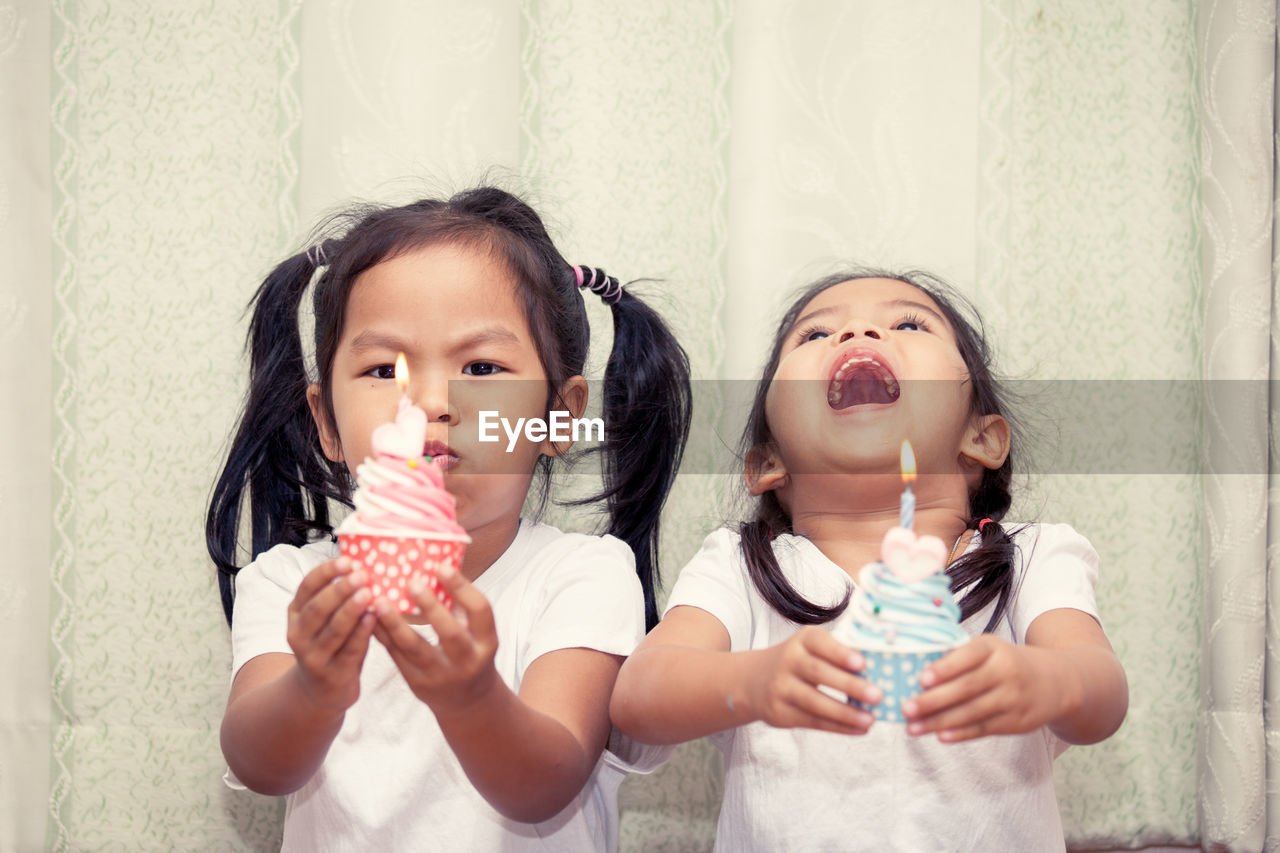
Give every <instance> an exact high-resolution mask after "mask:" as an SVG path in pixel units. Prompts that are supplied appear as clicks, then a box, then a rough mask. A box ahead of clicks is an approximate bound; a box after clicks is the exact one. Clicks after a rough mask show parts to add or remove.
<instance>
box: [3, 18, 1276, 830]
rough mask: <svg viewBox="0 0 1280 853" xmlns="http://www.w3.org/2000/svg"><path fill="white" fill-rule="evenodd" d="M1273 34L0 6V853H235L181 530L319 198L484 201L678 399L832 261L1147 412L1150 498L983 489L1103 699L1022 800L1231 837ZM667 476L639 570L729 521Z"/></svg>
mask: <svg viewBox="0 0 1280 853" xmlns="http://www.w3.org/2000/svg"><path fill="white" fill-rule="evenodd" d="M1275 46H1276V38H1275V4H1274V0H1223V2H1211V0H1201V2H1196V3H1192V4H1185V3H1170V2H1167V0H1126V2H1125V3H1122V4H1120V3H1112V2H1103V0H1096V2H1094V1H1091V0H1056V2H1054V0H1038V2H1033V0H957V2H948V3H937V2H932V1H931V0H905V2H904V0H863V1H862V2H856V3H855V2H849V3H845V2H833V1H832V0H773V1H772V2H767V1H766V0H696V2H690V0H646V2H644V3H631V4H614V3H606V2H603V0H524V2H514V0H473V2H468V3H451V2H445V0H425V2H423V0H417V2H410V0H361V1H360V2H357V0H329V2H319V0H315V1H314V2H308V3H300V2H291V0H280V2H277V3H263V2H261V0H215V2H206V3H200V4H194V3H192V4H174V3H170V2H167V0H124V1H123V2H122V0H115V2H108V0H53V2H51V3H43V2H39V0H0V128H3V130H2V131H0V260H2V262H0V357H3V364H4V367H3V370H2V371H0V376H3V381H4V385H3V390H4V391H5V392H6V394H5V398H4V399H5V404H4V408H3V411H4V415H3V419H0V453H3V454H4V457H3V460H2V461H0V465H2V467H0V470H2V471H3V472H4V473H3V475H0V524H2V525H4V527H3V528H2V530H3V534H4V538H3V541H4V542H5V543H7V544H8V545H9V549H8V553H9V559H8V560H6V561H3V562H0V660H3V677H4V689H3V690H0V749H2V750H3V752H0V849H15V850H24V851H25V850H36V849H45V848H50V849H58V850H101V849H122V850H123V849H129V850H132V849H201V850H204V849H219V850H221V849H227V850H232V849H236V850H238V849H252V850H266V849H271V848H272V844H273V843H274V841H275V839H277V838H278V832H279V821H280V816H281V813H280V807H279V804H278V803H277V802H275V801H272V800H268V799H265V798H259V797H256V796H253V795H250V794H236V793H233V792H230V791H228V790H226V789H225V788H224V787H223V786H222V784H221V781H220V775H221V772H222V762H221V757H220V754H219V751H218V745H217V725H218V721H219V718H220V714H221V708H222V704H223V702H224V701H225V694H226V687H227V674H228V673H227V669H228V659H229V655H228V643H227V635H226V629H225V625H224V624H223V623H222V619H221V614H220V612H219V608H218V604H217V596H216V592H215V588H214V583H213V578H212V573H211V571H210V570H209V568H208V564H207V563H208V561H207V558H206V556H205V554H204V549H203V540H202V513H203V508H204V502H205V499H206V497H207V494H208V491H209V487H210V481H211V478H212V477H213V474H214V472H215V470H216V466H217V462H218V459H219V456H220V453H221V449H222V446H223V443H224V442H225V440H226V436H227V433H228V430H229V428H230V425H231V423H232V420H233V418H234V415H235V411H236V407H237V404H238V400H239V396H240V394H241V392H242V388H243V374H244V364H243V361H242V359H241V355H240V345H241V341H242V335H243V331H244V318H243V316H242V313H241V312H242V309H243V306H244V304H245V302H246V300H247V299H248V297H249V295H250V294H251V293H252V291H253V288H254V286H255V285H256V283H257V281H258V280H259V279H260V278H261V276H262V275H263V274H264V273H265V272H266V270H267V269H269V268H270V266H271V265H272V264H273V262H274V261H275V260H277V259H278V258H280V257H281V256H283V254H284V253H285V252H287V251H290V250H291V248H293V247H296V246H297V245H299V243H300V241H301V240H302V239H303V238H304V236H305V234H306V232H307V231H308V230H309V228H310V227H311V226H312V225H313V224H314V223H315V222H316V220H317V219H318V218H319V217H320V216H321V215H323V214H324V213H325V212H326V211H328V210H331V209H332V208H333V207H335V206H336V205H340V204H342V203H343V202H345V201H348V200H350V199H353V198H375V199H379V200H403V199H407V198H410V197H414V196H417V195H421V194H424V193H429V194H438V193H443V192H449V191H451V190H453V189H456V188H460V187H462V186H465V185H468V184H470V183H473V182H475V181H477V180H481V179H490V180H498V181H500V182H501V183H503V184H504V185H505V186H508V187H511V188H513V189H516V190H518V191H521V192H522V193H523V194H525V195H526V196H527V197H529V198H530V200H531V201H533V202H534V204H535V206H537V207H538V208H539V209H540V210H542V211H543V212H544V213H545V214H546V215H547V218H548V220H549V222H550V224H551V226H552V229H553V233H554V234H555V235H556V236H557V237H558V239H559V241H560V243H561V245H562V246H563V247H564V248H565V249H566V254H568V255H569V256H570V257H572V258H575V259H578V260H580V261H581V262H583V263H591V264H597V265H601V266H604V267H606V268H608V269H609V270H611V271H612V272H615V273H616V274H618V275H620V276H622V277H624V278H636V277H642V276H643V277H652V278H656V279H660V282H659V283H658V284H656V285H651V286H650V292H651V293H653V294H654V296H655V298H656V300H657V302H658V303H659V305H660V307H662V309H663V310H664V311H665V312H666V313H667V315H668V316H669V317H671V318H672V320H673V322H674V323H675V325H676V327H677V330H678V333H679V334H680V337H681V339H682V340H683V341H684V343H685V345H686V347H687V348H688V350H689V352H690V355H691V357H692V359H693V362H694V369H695V373H696V375H697V377H698V378H700V379H718V378H727V379H750V378H752V377H754V376H755V374H756V372H757V371H758V369H759V363H760V361H761V359H762V357H763V354H764V351H765V349H766V347H767V344H768V338H769V334H770V332H769V327H770V325H771V324H772V322H773V321H774V319H775V318H776V316H777V313H778V310H779V308H780V306H781V304H782V301H783V298H784V295H785V293H786V292H788V291H790V290H791V289H792V288H794V287H795V286H797V285H799V284H801V283H803V282H805V281H807V280H809V279H810V278H812V277H814V276H815V275H817V274H821V273H822V272H825V271H826V270H827V269H828V268H829V267H830V265H831V264H832V263H834V262H835V261H837V260H838V259H855V260H859V261H864V262H870V263H875V264H881V265H890V266H921V267H925V268H929V269H932V270H935V271H937V272H939V273H941V274H942V275H944V276H945V277H948V278H950V279H952V280H954V281H955V282H956V283H957V284H958V285H959V286H960V287H961V288H962V289H964V290H966V291H967V292H968V293H969V294H970V295H971V296H972V297H973V298H974V299H975V300H976V301H977V303H978V305H979V307H980V308H981V309H982V311H983V312H984V314H985V317H986V320H987V322H988V325H989V326H990V328H991V332H992V335H993V340H994V343H995V345H996V348H997V350H998V352H999V353H1000V355H1001V356H1002V361H1003V365H1004V367H1005V368H1006V372H1008V373H1010V374H1011V375H1014V376H1017V377H1026V378H1035V379H1038V380H1048V381H1050V382H1051V383H1053V386H1052V387H1058V388H1062V387H1068V385H1070V386H1071V387H1075V386H1078V385H1080V384H1081V383H1082V381H1083V380H1089V381H1093V380H1133V381H1135V387H1136V386H1138V385H1143V384H1144V383H1148V384H1149V383H1152V382H1157V381H1161V382H1167V383H1170V384H1169V387H1170V388H1171V389H1173V390H1171V391H1170V392H1169V393H1170V394H1171V395H1172V397H1171V402H1170V403H1169V405H1170V408H1169V409H1167V410H1166V411H1164V412H1162V413H1160V414H1163V415H1164V416H1165V418H1166V419H1171V420H1174V421H1176V422H1178V423H1179V424H1185V425H1186V429H1184V430H1182V431H1178V432H1177V435H1178V436H1181V437H1180V438H1177V439H1176V440H1172V441H1170V442H1168V443H1167V446H1162V448H1161V459H1162V462H1161V464H1160V465H1159V466H1157V467H1156V469H1154V470H1151V471H1146V472H1145V473H1142V474H1140V475H1134V474H1128V473H1099V472H1100V471H1104V472H1105V471H1110V472H1125V471H1128V470H1130V469H1129V468H1126V465H1125V460H1124V459H1121V458H1114V457H1113V456H1112V453H1113V449H1112V448H1109V447H1105V446H1099V447H1097V448H1088V451H1089V452H1087V453H1086V454H1085V457H1086V458H1085V460H1084V463H1082V465H1083V467H1082V466H1081V465H1075V466H1073V465H1071V464H1059V465H1042V466H1040V476H1037V477H1036V478H1035V479H1034V480H1033V481H1032V483H1031V484H1030V486H1029V488H1028V489H1027V490H1026V491H1025V492H1024V493H1023V495H1022V496H1021V497H1020V499H1019V504H1018V509H1019V512H1020V514H1021V515H1022V516H1024V517H1026V518H1033V519H1044V520H1061V521H1069V522H1071V523H1072V524H1074V525H1075V526H1077V527H1078V528H1079V529H1080V530H1081V531H1082V532H1084V533H1085V534H1086V535H1087V536H1089V537H1090V538H1091V539H1092V540H1093V542H1094V543H1095V545H1096V546H1097V547H1098V550H1099V551H1100V552H1101V554H1102V556H1103V560H1104V571H1103V575H1102V587H1101V589H1100V590H1099V595H1100V605H1101V607H1102V611H1103V619H1104V622H1105V625H1106V628H1107V630H1108V633H1109V634H1110V636H1111V637H1112V640H1113V642H1114V643H1115V645H1116V648H1117V651H1118V652H1119V653H1120V655H1121V656H1122V658H1123V659H1124V661H1125V663H1126V666H1127V668H1128V672H1129V676H1130V684H1131V689H1132V704H1131V710H1130V713H1129V717H1128V719H1127V721H1126V723H1125V725H1124V727H1123V728H1122V729H1121V731H1120V733H1119V734H1118V735H1116V736H1115V737H1114V738H1112V739H1111V740H1109V741H1107V742H1106V743H1104V744H1101V745H1098V746H1094V747H1090V748H1084V749H1072V750H1070V751H1068V753H1067V754H1066V755H1064V756H1063V757H1062V758H1061V759H1060V760H1059V762H1058V765H1057V773H1058V789H1059V798H1060V801H1061V804H1062V811H1063V816H1064V820H1065V822H1066V825H1067V828H1068V834H1069V839H1070V841H1071V843H1072V845H1073V846H1076V847H1079V848H1082V849H1093V850H1099V849H1111V848H1116V849H1118V848H1135V847H1143V846H1146V847H1155V846H1160V845H1176V846H1181V847H1186V846H1191V847H1195V846H1199V845H1201V844H1203V845H1205V846H1206V847H1208V846H1212V845H1219V846H1221V848H1222V849H1229V850H1259V849H1263V848H1264V846H1265V845H1266V844H1267V841H1266V839H1267V833H1268V832H1270V833H1271V834H1273V835H1274V834H1276V833H1277V832H1278V830H1277V827H1280V815H1276V814H1275V811H1276V808H1277V807H1276V804H1275V795H1274V793H1272V792H1273V791H1274V790H1275V789H1276V787H1277V784H1276V782H1275V779H1276V774H1277V772H1280V771H1277V770H1276V769H1275V766H1274V762H1273V761H1271V759H1272V758H1273V757H1274V756H1275V755H1276V751H1275V750H1276V747H1275V743H1276V735H1275V733H1274V725H1275V723H1274V721H1273V719H1272V718H1271V715H1270V714H1269V712H1268V710H1267V709H1269V708H1270V707H1272V706H1271V705H1270V700H1271V699H1272V698H1273V696H1272V691H1274V689H1275V688H1274V684H1275V679H1274V678H1272V679H1270V680H1268V679H1267V678H1266V677H1265V676H1266V673H1268V672H1269V671H1270V670H1271V669H1273V668H1274V666H1275V660H1276V657H1275V655H1274V654H1272V653H1269V652H1273V651H1274V650H1275V649H1276V648H1277V646H1276V644H1275V643H1276V638H1277V634H1276V628H1275V625H1274V623H1272V622H1269V621H1268V619H1267V608H1266V606H1265V603H1264V602H1266V601H1269V600H1280V599H1275V598H1274V597H1275V596H1276V594H1277V593H1276V592H1275V590H1274V588H1273V587H1272V586H1271V585H1269V583H1268V581H1269V574H1268V567H1267V561H1266V560H1265V559H1264V558H1265V557H1266V556H1268V555H1269V554H1270V551H1269V547H1270V543H1271V542H1272V541H1274V539H1275V537H1276V536H1277V534H1275V533H1274V532H1269V522H1270V519H1271V515H1270V514H1269V513H1268V508H1269V501H1271V500H1272V497H1271V496H1272V495H1273V494H1274V492H1273V491H1271V490H1270V489H1269V488H1268V487H1269V485H1270V483H1269V480H1267V479H1266V478H1265V477H1264V474H1265V473H1266V472H1267V471H1268V470H1269V469H1268V467H1267V465H1268V463H1267V455H1266V454H1267V450H1266V448H1267V441H1268V439H1269V432H1268V427H1267V412H1268V401H1267V399H1266V397H1265V396H1259V394H1261V393H1262V392H1261V391H1259V390H1258V389H1265V387H1266V383H1264V382H1259V381H1258V380H1263V379H1267V378H1269V358H1268V353H1270V352H1271V350H1270V349H1269V347H1271V346H1273V344H1272V343H1271V340H1272V339H1271V338H1270V337H1269V335H1270V328H1271V326H1270V320H1269V318H1270V316H1271V314H1272V313H1274V311H1275V308H1274V307H1271V308H1270V313H1269V307H1270V306H1273V304H1274V302H1273V285H1272V281H1273V279H1274V273H1273V270H1274V268H1275V267H1274V249H1273V246H1274V244H1275V241H1274V239H1273V228H1274V198H1275V179H1274V169H1273V167H1272V164H1273V162H1274V139H1275V133H1274V117H1275V84H1274V81H1275V62H1276V51H1275ZM601 319H603V317H601ZM601 327H603V326H601ZM602 337H603V338H604V341H602V344H607V336H602ZM46 348H47V350H48V352H49V356H48V357H47V358H46V357H45V355H44V353H45V352H46ZM603 350H604V346H602V345H599V344H598V345H597V348H596V359H597V367H598V365H599V363H601V362H600V360H601V356H602V352H603ZM1201 379H1209V380H1214V381H1213V382H1199V380H1201ZM1219 380H1222V381H1221V382H1220V381H1219ZM1227 380H1250V382H1247V383H1242V384H1235V383H1228V382H1227ZM1126 387H1127V386H1126ZM1224 388H1225V389H1229V393H1230V394H1235V393H1236V392H1237V391H1239V389H1241V388H1243V389H1245V391H1244V392H1243V393H1245V394H1246V395H1248V394H1253V395H1254V397H1253V398H1246V399H1245V400H1244V405H1246V406H1251V408H1243V409H1242V408H1240V403H1239V398H1237V397H1234V396H1230V397H1226V398H1224V397H1222V396H1221V395H1222V394H1225V393H1228V392H1224V391H1223V390H1222V389H1224ZM1187 389H1190V390H1187ZM1203 389H1208V390H1207V391H1203ZM1202 412H1203V415H1204V424H1205V428H1204V430H1203V434H1202V433H1201V431H1200V430H1199V429H1198V424H1199V423H1200V418H1201V413H1202ZM1032 414H1034V412H1033V413H1032ZM1150 417H1152V418H1154V414H1153V415H1150ZM729 420H730V421H731V418H729ZM1138 420H1141V418H1139V419H1138ZM1130 426H1132V425H1130ZM726 429H729V430H732V429H733V426H732V424H729V425H727V426H726ZM700 452H701V450H699V451H698V452H696V453H694V454H693V458H691V459H690V465H689V468H690V472H691V473H690V474H688V475H686V476H683V477H682V478H681V481H680V482H679V484H678V486H677V490H676V494H675V495H674V496H673V499H672V505H671V508H670V511H669V512H668V514H667V539H666V542H665V547H666V556H667V560H668V566H669V569H668V577H670V576H672V575H674V573H675V567H678V565H679V564H680V562H681V561H682V560H684V559H686V558H687V557H688V556H689V555H691V554H692V553H693V551H694V550H695V549H696V547H697V545H698V543H699V542H700V540H701V538H702V536H703V535H705V533H706V532H708V531H709V530H710V529H712V528H713V527H714V526H716V525H717V524H719V523H721V521H722V520H723V511H722V509H721V507H722V500H721V493H722V490H723V487H724V485H725V480H727V479H731V478H726V477H717V476H711V475H705V474H697V473H692V472H693V471H694V470H698V471H705V470H706V469H707V464H706V462H705V460H703V464H702V465H701V467H699V458H698V453H700ZM557 520H558V521H562V522H563V523H567V524H575V525H585V524H587V523H588V520H587V519H584V518H580V517H572V516H565V515H564V514H558V515H557ZM1202 530H1203V531H1205V535H1204V536H1203V538H1202V533H1201V531H1202ZM1264 685H1266V687H1265V688H1264ZM1269 762H1270V766H1269ZM719 773H720V769H719V765H718V757H717V756H716V755H715V753H714V751H713V750H710V749H708V748H707V747H706V746H705V745H703V744H692V745H689V746H687V747H684V748H682V749H681V751H680V752H679V753H678V754H677V758H676V759H675V760H674V761H673V762H672V763H671V764H669V765H668V766H667V767H666V768H664V769H663V770H662V771H660V772H659V773H658V774H656V775H655V776H654V777H650V778H637V779H633V780H630V781H629V782H628V783H627V784H626V786H624V789H623V802H622V807H623V810H624V818H623V820H624V825H623V847H624V849H625V850H629V851H641V850H672V851H679V850H705V849H709V846H710V842H711V838H712V833H713V829H714V821H715V813H716V808H717V803H718V778H719ZM851 806H856V804H851ZM1272 846H1277V845H1275V844H1274V843H1273V844H1272Z"/></svg>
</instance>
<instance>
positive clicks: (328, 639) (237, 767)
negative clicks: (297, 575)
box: [221, 559, 374, 795]
mask: <svg viewBox="0 0 1280 853" xmlns="http://www.w3.org/2000/svg"><path fill="white" fill-rule="evenodd" d="M349 571H350V569H349V567H348V565H347V564H346V561H345V560H342V559H339V560H330V561H328V562H325V563H321V564H320V565H319V566H317V567H316V568H315V569H314V570H312V571H311V572H310V573H309V574H308V575H307V577H306V578H304V579H303V581H302V584H301V585H299V587H298V592H297V594H296V595H295V597H294V600H293V602H292V603H291V604H290V605H289V629H288V637H289V645H290V647H292V648H293V650H294V654H292V655H289V654H280V653H276V654H264V655H259V656H257V657H255V658H253V659H251V660H249V661H248V662H247V663H245V665H244V666H242V667H241V668H240V671H239V672H238V673H236V677H235V680H234V681H233V682H232V685H231V695H230V697H229V698H228V699H227V710H226V712H225V713H224V714H223V717H222V731H221V737H222V752H223V755H224V756H225V757H226V759H227V765H228V766H229V767H230V768H231V771H232V772H233V773H234V774H235V775H236V777H237V778H239V779H240V781H242V782H243V783H244V784H245V785H246V786H247V787H248V788H250V789H251V790H254V791H257V792H258V793H260V794H271V795H282V794H288V793H291V792H293V791H296V790H297V789H298V788H300V787H302V785H303V784H305V783H306V781H307V780H308V779H309V778H311V775H312V774H313V773H315V771H316V769H317V768H319V766H320V764H321V763H322V762H323V761H324V757H325V755H326V754H327V753H328V751H329V745H330V744H331V743H332V742H333V739H334V737H336V736H337V734H338V730H339V729H340V728H341V727H342V720H343V717H344V715H345V713H346V709H347V708H349V707H350V706H351V705H352V704H354V703H355V701H356V698H357V697H358V696H359V693H360V668H361V666H362V665H363V663H364V656H365V652H366V651H367V649H368V647H369V637H370V635H371V634H372V631H373V622H374V620H373V617H372V615H371V614H368V613H366V612H365V608H366V606H367V604H368V593H367V592H366V591H364V590H363V589H361V588H360V587H359V583H360V579H359V578H358V577H346V576H345V575H346V574H347V573H348V572H349Z"/></svg>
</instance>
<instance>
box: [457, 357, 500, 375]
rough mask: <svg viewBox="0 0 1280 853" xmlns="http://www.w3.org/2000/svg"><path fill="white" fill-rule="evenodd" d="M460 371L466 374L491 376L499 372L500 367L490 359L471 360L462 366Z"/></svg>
mask: <svg viewBox="0 0 1280 853" xmlns="http://www.w3.org/2000/svg"><path fill="white" fill-rule="evenodd" d="M462 372H463V373H464V374H466V375H467V376H493V375H494V374H497V373H501V372H502V368H501V367H499V366H498V365H496V364H494V363H493V362H491V361H473V362H471V363H470V364H468V365H467V366H466V367H464V368H462Z"/></svg>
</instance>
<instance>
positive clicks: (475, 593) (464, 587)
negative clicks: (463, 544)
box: [440, 569, 497, 639]
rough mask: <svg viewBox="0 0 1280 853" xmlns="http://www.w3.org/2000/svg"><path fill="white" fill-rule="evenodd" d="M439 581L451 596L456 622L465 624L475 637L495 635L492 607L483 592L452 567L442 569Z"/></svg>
mask: <svg viewBox="0 0 1280 853" xmlns="http://www.w3.org/2000/svg"><path fill="white" fill-rule="evenodd" d="M440 583H441V584H442V585H443V586H444V588H445V589H446V590H447V591H448V593H449V594H450V595H451V596H453V609H454V615H455V616H456V617H457V619H458V622H459V623H460V624H462V625H464V626H466V628H467V630H468V631H470V633H471V635H472V636H474V637H476V638H477V639H488V638H490V637H496V635H497V629H496V628H495V627H494V623H493V608H491V607H490V606H489V599H487V598H485V597H484V593H482V592H481V591H480V590H478V589H476V588H475V587H474V586H472V584H471V582H470V581H468V580H467V579H466V578H465V577H463V576H462V573H461V572H459V571H456V570H454V569H446V570H445V571H442V572H441V573H440Z"/></svg>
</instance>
